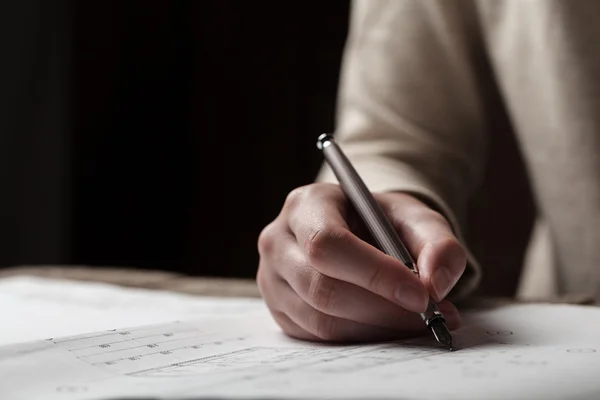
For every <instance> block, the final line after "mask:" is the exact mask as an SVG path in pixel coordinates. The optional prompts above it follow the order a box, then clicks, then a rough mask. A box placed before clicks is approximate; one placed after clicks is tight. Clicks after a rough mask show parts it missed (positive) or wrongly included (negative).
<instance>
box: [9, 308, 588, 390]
mask: <svg viewBox="0 0 600 400" xmlns="http://www.w3.org/2000/svg"><path fill="white" fill-rule="evenodd" d="M453 334H454V338H455V339H454V341H455V344H456V346H457V348H458V350H457V351H454V352H449V351H448V350H446V349H443V348H440V347H439V346H438V345H436V343H435V342H434V340H433V339H432V338H431V337H429V336H425V337H421V338H413V339H410V340H403V341H397V342H387V343H374V344H348V345H328V344H319V343H310V342H304V341H297V340H294V339H291V338H289V337H287V336H285V335H283V334H282V333H281V331H280V330H279V328H278V327H277V325H276V324H275V323H274V322H273V320H272V318H271V317H270V314H269V312H268V310H267V309H266V308H265V307H264V306H261V307H257V308H254V309H252V310H249V311H247V312H245V313H244V315H233V314H230V315H223V316H220V317H212V318H201V319H197V320H193V319H187V320H177V321H172V322H169V323H160V324H153V325H147V326H135V327H131V328H127V329H111V330H103V331H99V332H93V333H86V334H81V335H71V336H63V337H52V338H46V339H44V340H38V341H32V342H28V343H21V344H13V345H8V346H3V347H0V378H1V380H0V398H2V399H3V400H16V399H44V400H74V399H94V400H100V399H202V398H213V399H214V398H220V399H269V398H277V399H399V400H406V399H432V400H433V399H435V400H437V399H461V400H464V399H478V400H480V399H567V398H568V399H599V398H600V379H599V375H598V374H599V372H598V371H600V339H599V338H600V310H599V309H597V308H594V307H586V306H573V305H542V304H527V305H514V306H505V307H501V308H496V309H491V310H485V311H474V312H470V313H465V314H464V315H463V325H462V327H461V328H460V329H459V330H457V331H455V332H454V333H453Z"/></svg>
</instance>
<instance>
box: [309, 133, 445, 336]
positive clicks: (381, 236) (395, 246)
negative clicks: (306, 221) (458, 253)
mask: <svg viewBox="0 0 600 400" xmlns="http://www.w3.org/2000/svg"><path fill="white" fill-rule="evenodd" d="M317 147H318V148H319V149H320V150H321V151H322V152H323V156H324V157H325V159H326V161H327V164H328V165H329V166H330V167H331V169H332V171H333V173H334V174H335V176H336V178H337V179H338V181H339V182H340V186H341V188H342V190H343V191H344V194H345V195H346V197H347V198H348V199H349V201H350V202H351V203H352V205H353V206H354V208H355V209H356V211H357V212H358V213H359V214H360V216H361V217H362V220H363V221H364V223H365V225H366V226H367V228H368V230H369V232H370V233H371V235H372V236H373V238H374V239H375V241H376V242H377V245H378V246H379V248H380V249H381V250H382V251H383V252H384V253H386V254H388V255H390V256H392V257H394V258H396V259H398V260H400V261H401V262H402V263H404V265H406V266H407V267H408V268H410V269H411V270H412V271H413V272H414V273H415V274H416V275H417V276H418V274H419V272H418V270H417V267H416V264H415V262H414V260H413V258H412V257H411V255H410V253H409V252H408V250H407V249H406V247H405V246H404V244H403V243H402V240H401V239H400V237H399V236H398V233H397V232H396V230H395V229H394V227H393V225H392V224H391V222H390V220H389V219H388V218H387V217H386V216H385V214H384V212H383V210H382V209H381V206H380V205H379V203H377V201H376V200H375V198H374V197H373V195H372V194H371V192H370V191H369V190H368V188H367V186H366V185H365V183H364V182H363V180H362V179H361V178H360V176H359V175H358V172H356V170H355V169H354V167H353V166H352V164H351V163H350V161H349V160H348V158H347V157H346V155H345V154H344V153H343V152H342V150H341V149H340V147H339V146H338V144H337V143H336V142H335V141H334V140H333V137H332V136H331V135H329V134H322V135H321V136H319V139H318V141H317ZM420 315H421V318H422V319H423V321H425V324H426V325H427V326H428V327H429V325H430V324H431V322H433V321H434V320H442V322H443V320H444V316H443V315H442V313H441V312H440V310H439V309H438V307H437V305H436V304H435V302H434V301H433V299H431V298H430V299H429V304H428V307H427V310H426V311H425V312H423V313H420Z"/></svg>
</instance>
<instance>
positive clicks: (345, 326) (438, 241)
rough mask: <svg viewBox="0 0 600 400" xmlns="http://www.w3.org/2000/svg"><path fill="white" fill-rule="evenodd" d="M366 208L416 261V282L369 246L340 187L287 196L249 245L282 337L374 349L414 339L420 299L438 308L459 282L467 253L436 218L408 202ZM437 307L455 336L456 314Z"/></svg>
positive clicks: (386, 196) (380, 197)
mask: <svg viewBox="0 0 600 400" xmlns="http://www.w3.org/2000/svg"><path fill="white" fill-rule="evenodd" d="M375 198H376V199H377V201H378V202H379V203H380V204H381V206H382V208H383V210H384V212H385V213H386V215H388V217H389V218H390V220H391V221H392V223H393V225H394V227H395V228H396V230H397V231H398V233H399V235H400V237H401V238H402V240H403V241H404V243H405V244H406V246H407V248H408V250H409V251H410V253H411V254H412V255H413V257H414V258H415V260H416V261H417V265H418V268H419V272H420V275H421V279H420V280H419V279H418V278H417V277H416V276H415V275H414V274H413V273H412V272H411V271H410V270H409V269H408V268H407V267H406V266H405V265H404V264H402V262H400V261H398V260H396V259H395V258H393V257H391V256H388V255H386V254H384V253H383V252H381V251H380V250H379V249H377V248H376V247H374V246H372V245H371V244H369V240H370V239H369V236H368V235H367V234H366V232H365V228H362V224H361V223H360V222H359V219H358V216H357V215H355V214H354V211H353V210H352V208H351V205H350V203H348V202H347V200H346V198H345V196H344V194H343V192H342V191H341V189H340V188H339V186H337V185H332V184H322V183H318V184H313V185H309V186H305V187H302V188H298V189H295V190H294V191H292V192H291V193H290V195H289V196H288V198H287V199H286V202H285V204H284V206H283V208H282V210H281V213H280V214H279V215H278V216H277V218H276V219H275V220H274V221H273V222H272V223H270V224H269V225H267V226H266V227H265V228H264V229H263V231H262V232H261V234H260V237H259V239H258V249H259V254H260V263H259V268H258V272H257V282H258V286H259V289H260V291H261V294H262V296H263V298H264V299H265V302H266V304H267V306H268V307H269V310H270V312H271V314H272V315H273V317H274V319H275V320H276V321H277V323H278V324H279V325H280V326H281V328H282V329H283V331H284V332H285V333H286V334H287V335H289V336H291V337H295V338H298V339H305V340H315V341H375V340H393V339H399V338H402V337H407V336H415V335H417V334H422V333H424V332H425V330H426V328H425V324H424V322H423V321H422V319H421V317H420V316H419V314H418V313H419V312H422V311H425V309H426V307H427V302H428V298H429V295H430V294H431V296H432V297H433V298H434V299H435V300H436V301H438V302H439V301H441V300H443V299H444V297H445V296H446V295H447V293H448V292H449V291H450V289H451V288H452V287H453V286H454V285H455V284H456V282H457V281H458V279H459V277H460V276H461V275H462V273H463V271H464V269H465V265H466V253H465V251H464V249H463V247H462V246H461V245H460V243H459V242H458V240H457V239H456V238H455V236H454V235H453V233H452V231H451V229H450V226H449V224H448V222H447V221H446V219H445V218H444V217H443V216H441V215H440V214H439V213H437V212H435V211H434V210H432V209H431V208H429V207H427V206H426V205H425V204H424V203H422V202H420V201H419V200H417V199H416V198H414V197H412V196H410V195H408V194H403V193H383V194H375ZM439 306H440V309H441V310H442V312H443V313H444V316H445V317H446V319H447V325H448V328H449V329H456V328H457V327H458V325H459V316H458V311H457V310H456V308H455V307H454V306H453V305H452V304H450V303H449V302H448V301H447V300H444V301H442V302H441V303H440V304H439Z"/></svg>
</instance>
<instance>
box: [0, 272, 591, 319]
mask: <svg viewBox="0 0 600 400" xmlns="http://www.w3.org/2000/svg"><path fill="white" fill-rule="evenodd" d="M17 275H29V276H40V277H47V278H55V279H70V280H80V281H92V282H104V283H110V284H114V285H119V286H126V287H140V288H146V289H158V290H168V291H173V292H178V293H187V294H195V295H206V296H223V297H235V296H245V297H260V292H259V290H258V286H257V285H256V281H255V280H253V279H237V278H211V277H196V276H188V275H182V274H179V273H176V272H168V271H155V270H140V269H132V268H126V267H124V268H120V267H91V266H26V265H25V266H18V267H14V268H7V269H0V279H2V278H3V277H9V276H17ZM540 301H541V302H546V303H566V304H592V303H593V300H592V299H591V298H590V297H588V296H580V295H565V296H559V297H556V298H549V299H541V300H539V301H537V302H540ZM514 302H515V300H514V299H511V298H498V297H493V298H492V297H474V298H471V299H469V300H467V301H464V302H462V303H460V304H457V306H458V307H459V308H463V309H464V308H470V309H472V308H482V307H485V308H489V307H496V306H500V305H505V304H509V303H514Z"/></svg>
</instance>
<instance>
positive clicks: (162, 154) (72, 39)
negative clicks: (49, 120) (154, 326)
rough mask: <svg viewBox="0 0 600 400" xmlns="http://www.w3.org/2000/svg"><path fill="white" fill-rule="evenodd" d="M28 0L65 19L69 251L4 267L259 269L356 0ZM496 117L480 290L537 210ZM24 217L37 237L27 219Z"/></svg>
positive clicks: (324, 114) (481, 214) (325, 126)
mask: <svg viewBox="0 0 600 400" xmlns="http://www.w3.org/2000/svg"><path fill="white" fill-rule="evenodd" d="M28 1H29V3H31V4H34V3H36V4H37V6H38V8H39V9H40V10H41V11H40V12H39V15H48V16H45V17H44V18H50V17H49V16H50V15H54V17H55V18H57V21H63V22H68V23H64V24H60V23H57V24H56V25H55V28H56V29H63V30H64V31H65V32H66V33H65V35H63V36H60V38H62V40H64V41H66V42H67V43H68V46H66V47H65V49H66V50H65V51H64V52H63V53H61V54H63V57H64V58H65V59H67V60H68V62H66V61H65V62H63V63H60V65H63V66H64V65H67V66H68V67H65V70H68V73H66V75H65V78H64V79H63V81H64V82H66V84H65V85H66V86H65V87H66V88H67V90H66V92H67V93H68V96H66V97H67V98H68V101H66V103H67V104H68V107H67V108H68V110H69V111H68V113H65V115H67V117H66V121H67V122H66V123H65V124H63V125H64V127H65V128H64V131H65V132H68V134H66V135H63V136H64V137H65V138H66V139H65V140H64V141H63V145H64V146H63V147H64V148H66V149H68V151H67V152H65V154H67V155H68V157H67V156H65V157H61V158H60V159H61V160H62V161H63V164H64V165H65V168H64V171H66V172H65V173H64V174H63V175H61V176H63V178H64V179H63V180H62V181H61V182H63V183H64V184H63V186H61V187H63V188H64V190H63V192H62V193H63V195H62V196H61V197H60V198H61V199H62V200H61V204H65V205H66V206H63V207H62V208H60V209H61V210H62V211H61V212H62V213H61V214H60V215H61V218H60V223H58V225H60V226H61V230H62V232H63V234H62V237H63V240H62V241H61V246H62V247H61V248H62V249H63V251H62V252H61V253H60V256H57V257H54V258H52V257H46V258H45V257H43V256H40V254H42V253H39V252H38V253H39V254H37V253H36V251H28V250H27V248H26V247H24V249H25V250H24V251H21V252H19V253H15V254H17V256H13V257H5V259H6V260H8V262H4V264H7V263H8V264H27V263H45V262H48V261H51V262H60V263H64V264H87V265H102V266H106V265H116V266H127V267H133V268H144V269H165V270H175V271H179V272H183V273H187V274H192V275H212V276H237V277H254V275H255V271H256V267H257V265H258V253H257V250H256V239H257V237H258V234H259V232H260V230H261V229H262V228H263V227H264V226H265V225H266V224H267V223H268V222H270V221H271V220H272V219H273V218H275V216H276V215H277V213H278V212H279V209H280V207H281V205H282V203H283V201H284V199H285V196H286V195H287V193H288V192H289V191H290V190H291V189H293V188H294V187H296V186H299V185H304V184H308V183H310V182H312V181H313V180H314V178H315V175H316V173H317V170H318V167H319V164H320V162H321V158H320V154H319V153H318V151H317V150H316V148H315V139H316V137H317V136H318V135H319V134H320V133H322V132H325V131H332V130H333V129H334V108H335V95H336V90H337V80H338V70H339V63H340V59H341V55H342V51H343V46H344V42H345V36H346V33H347V29H348V13H349V4H350V3H349V1H342V0H329V1H314V0H313V1H303V2H285V3H282V2H274V1H258V2H246V1H220V2H203V1H184V0H178V1H166V0H164V1H158V0H151V1H148V0H147V1H138V0H127V1H103V2H84V1H80V2H68V1H65V2H61V1H59V2H58V3H57V4H59V3H60V4H63V5H64V7H62V8H60V7H57V6H56V5H53V7H52V8H49V6H47V5H44V3H42V2H39V0H38V2H35V1H32V0H28ZM45 4H47V3H45ZM60 12H62V13H63V14H61V15H63V17H64V18H65V19H61V17H60V15H59V14H58V13H60ZM44 13H49V14H44ZM36 15H38V14H36ZM65 16H66V17H65ZM40 18H41V17H40ZM47 29H50V30H51V31H52V29H53V28H52V26H50V27H47ZM496 117H497V118H496V119H497V123H496V131H495V132H493V135H492V149H493V152H492V154H491V158H490V163H489V169H488V173H487V179H486V182H485V185H484V186H483V187H482V189H481V192H480V193H479V194H478V195H477V196H476V198H474V199H473V203H472V206H471V207H470V212H469V226H468V230H467V237H468V240H469V243H470V245H471V247H472V248H473V251H474V252H475V254H476V256H477V257H478V258H479V260H480V261H481V263H482V265H483V266H484V269H485V272H486V275H485V279H484V282H483V284H482V287H481V290H482V291H485V292H486V293H488V294H512V293H513V291H514V285H515V283H516V279H517V278H518V274H519V266H520V263H521V259H522V256H523V247H524V245H525V244H526V240H527V237H528V234H529V229H530V226H531V219H532V216H533V212H534V210H533V206H532V203H531V198H530V197H531V196H530V194H529V188H528V185H527V180H526V177H525V175H524V173H523V167H522V162H521V159H520V154H519V151H518V148H517V146H516V145H515V143H514V136H513V135H512V133H511V129H510V124H509V123H508V120H507V118H506V116H505V115H504V114H503V113H502V112H499V113H498V115H497V116H496ZM52 148H55V147H48V148H47V151H48V152H49V151H52V150H51V149H52ZM30 176H33V177H32V178H29V179H33V180H35V179H39V180H40V181H42V180H43V179H44V178H43V177H42V175H41V174H38V175H36V174H33V175H30ZM21 183H22V181H21ZM56 190H58V189H56ZM55 214H56V213H54V214H53V215H55ZM55 220H57V218H55ZM55 225H56V224H55ZM40 226H41V225H40ZM20 229H21V231H22V232H26V233H27V234H28V235H32V234H33V235H35V234H37V235H38V236H39V237H42V236H41V233H40V232H42V231H41V228H39V229H38V228H36V224H35V223H31V221H30V223H29V225H27V228H23V227H21V228H20ZM46 235H47V232H46ZM42 240H43V239H42ZM7 254H10V252H7Z"/></svg>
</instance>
